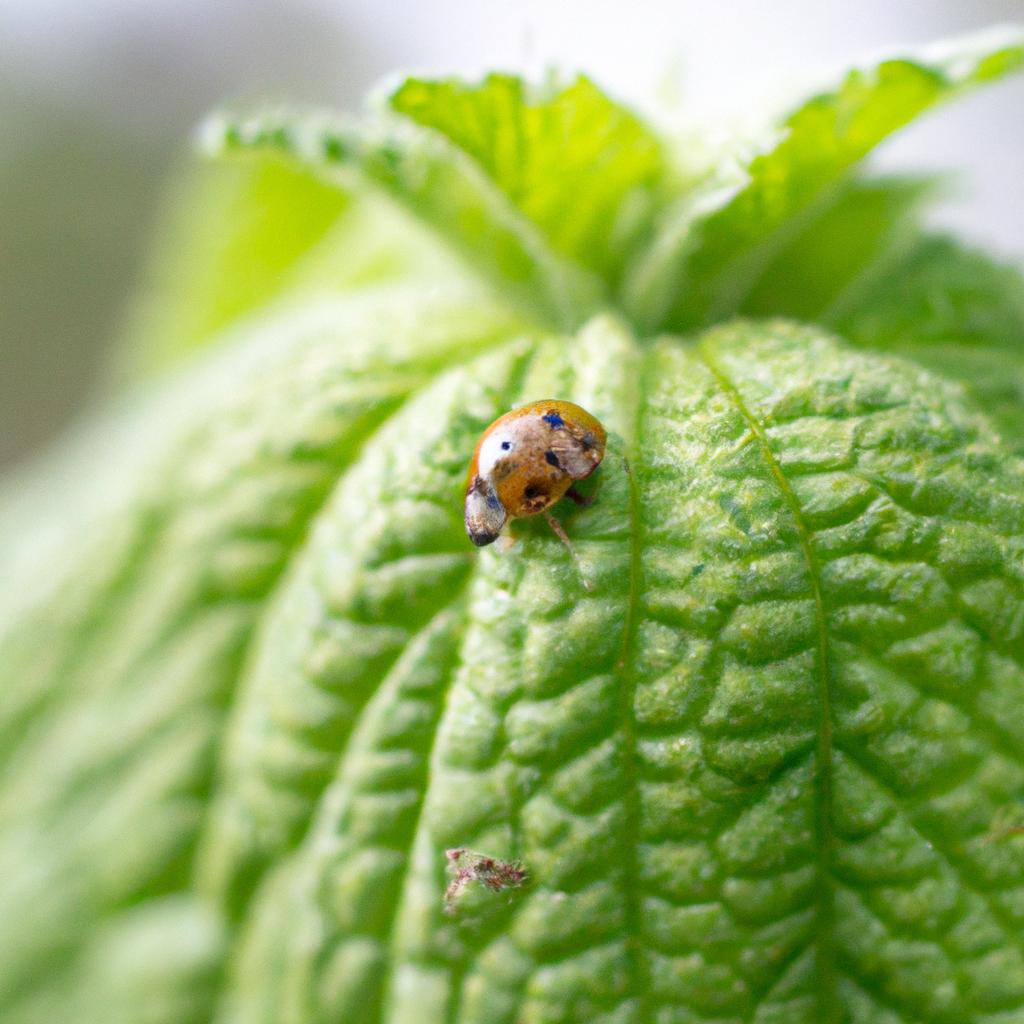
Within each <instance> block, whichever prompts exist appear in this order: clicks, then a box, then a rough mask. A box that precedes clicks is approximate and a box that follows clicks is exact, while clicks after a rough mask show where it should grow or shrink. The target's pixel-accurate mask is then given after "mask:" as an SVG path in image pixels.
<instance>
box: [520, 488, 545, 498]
mask: <svg viewBox="0 0 1024 1024" xmlns="http://www.w3.org/2000/svg"><path fill="white" fill-rule="evenodd" d="M543 495H544V491H543V489H542V488H540V487H538V486H537V485H536V484H530V485H529V486H528V487H527V488H526V490H524V491H523V497H524V498H526V500H527V501H532V500H533V499H534V498H540V497H543Z"/></svg>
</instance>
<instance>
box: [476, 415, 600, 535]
mask: <svg viewBox="0 0 1024 1024" xmlns="http://www.w3.org/2000/svg"><path fill="white" fill-rule="evenodd" d="M605 441H606V435H605V430H604V427H602V426H601V424H600V423H599V422H598V421H597V419H595V418H594V417H593V416H591V415H590V413H589V412H587V411H586V409H581V408H580V407H579V406H578V405H574V404H573V403H572V402H561V401H557V400H554V399H545V400H544V401H541V402H531V403H530V404H529V405H524V406H521V407H520V408H518V409H513V410H512V411H511V412H507V413H505V415H504V416H501V417H499V418H498V419H496V420H495V421H494V422H493V423H492V424H491V425H490V426H489V427H488V428H487V429H486V430H485V431H484V432H483V434H482V435H481V436H480V440H479V441H478V442H477V445H476V451H474V452H473V459H472V461H471V462H470V464H469V476H468V478H467V480H466V533H468V534H469V539H470V540H471V541H472V542H473V543H474V544H476V545H477V547H483V546H484V545H485V544H492V543H493V542H494V541H496V540H497V539H498V535H499V534H500V533H501V530H502V528H503V527H504V525H505V523H506V522H507V521H508V520H509V519H519V518H522V517H524V516H535V515H537V514H538V513H540V512H543V513H544V514H545V516H546V517H547V520H548V522H549V523H550V524H551V528H552V529H553V530H554V531H555V533H556V534H557V535H558V536H559V538H560V539H561V540H562V541H563V543H565V545H566V546H567V547H569V548H570V550H571V545H569V538H568V537H567V536H566V534H565V531H564V530H563V529H562V527H561V525H560V524H559V523H558V521H557V520H556V519H555V518H554V517H553V516H552V515H551V514H550V512H548V509H549V508H550V507H551V506H552V505H554V503H555V502H556V501H558V500H559V499H560V498H563V497H569V498H571V499H572V500H573V501H575V502H576V503H577V504H580V505H588V504H590V500H588V499H587V498H584V497H583V496H582V495H581V494H578V493H577V492H576V490H575V489H574V488H573V484H574V483H575V482H576V481H577V480H583V479H584V478H585V477H588V476H590V474H591V473H593V472H594V470H595V469H597V467H598V466H599V465H600V464H601V460H602V459H603V458H604V447H605Z"/></svg>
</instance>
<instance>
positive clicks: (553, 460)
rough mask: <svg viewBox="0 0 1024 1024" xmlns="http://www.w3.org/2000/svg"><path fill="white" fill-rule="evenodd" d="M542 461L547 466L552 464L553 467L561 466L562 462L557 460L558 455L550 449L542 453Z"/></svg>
mask: <svg viewBox="0 0 1024 1024" xmlns="http://www.w3.org/2000/svg"><path fill="white" fill-rule="evenodd" d="M544 461H545V462H546V463H547V464H548V465H549V466H554V467H555V469H561V468H562V464H561V463H560V462H559V461H558V456H557V455H556V454H555V453H554V452H553V451H551V450H550V449H549V450H548V451H546V452H545V453H544Z"/></svg>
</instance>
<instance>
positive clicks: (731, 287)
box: [626, 30, 1024, 331]
mask: <svg viewBox="0 0 1024 1024" xmlns="http://www.w3.org/2000/svg"><path fill="white" fill-rule="evenodd" d="M1022 66H1024V37H1022V35H1021V33H1020V32H1018V31H1016V30H999V31H993V32H987V33H983V34H981V35H978V36H971V37H968V38H966V39H964V40H961V41H958V42H956V43H952V44H949V45H947V46H943V47H939V48H936V47H933V48H931V49H929V50H928V51H927V52H925V53H923V54H922V55H921V56H920V57H915V56H910V55H907V56H902V55H901V56H897V57H894V58H891V59H887V60H882V61H880V62H879V63H877V64H876V65H874V66H872V67H866V68H858V69H856V70H854V71H851V72H849V73H848V74H847V75H846V77H845V78H844V79H843V80H842V82H841V83H840V84H839V86H838V87H836V88H834V89H831V90H828V91H824V92H822V93H820V94H819V95H817V96H814V97H812V98H811V99H809V100H807V101H806V102H805V103H803V104H802V105H800V106H798V107H797V108H796V109H795V110H794V111H793V112H792V113H791V114H790V115H789V116H788V117H786V118H785V119H784V120H783V121H782V123H781V125H779V127H778V129H777V130H776V131H775V133H774V134H773V135H772V136H771V137H770V139H769V140H768V142H767V143H766V144H765V145H764V146H763V147H762V148H761V151H760V152H758V153H757V154H756V155H754V156H753V157H752V158H748V159H743V160H741V162H740V163H739V164H738V165H732V164H729V163H726V164H725V165H724V170H723V172H722V173H719V174H716V175H712V176H711V177H710V179H709V181H708V182H707V184H706V185H705V186H704V188H703V189H701V190H698V191H697V192H695V193H694V194H692V195H688V196H685V197H684V198H683V199H681V200H680V202H679V204H678V207H677V209H676V210H675V212H673V213H671V214H670V215H669V216H668V217H667V218H666V220H665V223H664V225H663V226H662V228H661V230H660V233H659V236H658V238H657V239H656V241H655V243H654V245H653V246H652V247H651V249H650V250H649V252H648V253H647V254H646V255H644V256H643V257H641V259H640V260H639V261H638V263H637V266H636V268H635V270H634V272H633V275H632V280H631V282H630V283H629V286H628V288H627V291H626V306H627V308H628V309H629V310H630V312H631V313H632V314H633V315H634V316H636V317H637V318H638V319H639V321H640V323H642V324H643V325H644V326H645V327H648V328H650V329H657V328H665V329H668V330H677V331H678V330H689V329H692V328H694V327H698V326H700V325H702V324H708V323H714V322H715V321H717V320H721V319H722V318H724V317H727V316H730V315H732V314H734V313H736V312H737V311H739V310H740V309H741V308H742V307H743V305H744V303H745V302H746V301H747V299H748V296H749V295H750V293H751V290H752V289H754V288H755V286H756V285H757V282H758V280H759V279H760V276H761V274H762V273H763V272H764V270H765V268H766V267H767V266H769V265H770V264H771V262H772V261H773V259H774V258H775V256H776V254H777V252H778V251H779V249H780V248H783V247H784V246H785V245H786V244H787V243H788V241H789V240H790V238H791V237H792V236H793V234H794V233H795V232H799V231H800V230H801V227H802V220H801V218H806V217H808V216H812V217H813V216H814V215H815V214H816V212H817V208H818V205H819V204H821V203H826V204H827V203H828V202H829V201H830V193H831V192H832V191H833V190H834V189H836V188H837V187H838V186H840V185H841V183H842V180H843V177H844V176H845V175H846V173H847V172H848V171H849V169H850V168H851V167H852V166H853V165H854V164H856V163H857V161H859V160H860V159H861V158H863V157H864V156H865V155H866V154H867V153H869V152H870V151H871V150H872V149H873V148H874V147H875V146H876V145H878V143H879V142H881V141H882V140H883V139H884V138H885V137H886V136H888V135H890V134H891V133H892V132H894V131H895V130H896V129H898V128H901V127H903V125H905V124H907V123H908V122H910V121H912V120H913V119H914V118H915V117H917V116H919V115H920V114H922V113H923V112H924V111H926V110H928V109H929V108H930V107H933V106H935V105H936V104H937V103H940V102H943V101H945V100H948V99H950V98H952V97H954V96H956V95H959V94H960V93H962V92H963V91H964V90H965V89H967V88H970V87H972V86H974V85H977V84H979V83H983V82H988V81H991V80H992V79H994V78H996V77H997V76H999V75H1002V74H1007V73H1011V72H1015V71H1019V70H1020V69H1021V67H1022Z"/></svg>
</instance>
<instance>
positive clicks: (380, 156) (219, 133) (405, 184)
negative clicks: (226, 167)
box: [203, 111, 606, 326]
mask: <svg viewBox="0 0 1024 1024" xmlns="http://www.w3.org/2000/svg"><path fill="white" fill-rule="evenodd" d="M203 137H204V140H205V145H206V148H207V149H208V150H209V151H211V152H215V153H219V152H231V151H233V150H237V149H243V150H268V151H271V152H280V153H283V154H285V155H288V156H290V157H292V158H294V159H298V160H299V161H301V162H302V163H304V164H305V165H306V166H308V167H310V168H313V169H315V170H317V171H318V172H319V173H321V174H324V175H326V176H328V177H329V178H333V180H335V181H339V182H345V181H348V182H349V187H351V185H352V180H353V179H351V178H349V177H346V172H348V173H351V172H353V171H354V170H356V169H358V171H359V172H360V173H361V174H362V175H363V176H364V177H365V178H366V179H368V180H369V181H371V182H373V183H374V184H375V185H377V186H378V187H379V188H381V189H382V190H383V191H384V192H385V193H386V194H387V195H389V196H391V197H392V198H394V199H396V200H397V201H398V202H399V203H401V204H402V205H403V206H404V207H405V208H406V209H408V210H409V211H411V212H412V213H413V214H415V215H416V216H417V217H419V218H421V219H422V220H423V221H424V222H425V223H426V224H427V225H428V226H430V227H431V228H433V229H434V230H435V231H437V232H438V234H439V236H440V237H441V238H443V239H444V240H445V241H446V242H448V243H449V244H450V245H451V246H452V247H453V249H454V250H455V251H456V252H458V253H459V254H460V255H461V256H463V257H464V258H465V259H466V261H467V262H468V263H469V264H470V265H472V266H473V267H474V268H475V269H476V270H477V271H479V272H480V273H481V274H482V275H483V276H485V277H486V278H488V279H489V280H491V281H492V282H494V283H497V284H500V286H501V290H502V292H503V293H504V294H506V295H507V296H508V297H509V298H511V299H512V300H513V301H515V302H516V303H517V304H518V305H520V306H521V307H522V308H523V309H524V310H525V311H527V312H529V313H533V314H536V315H540V316H543V317H545V318H547V319H550V320H551V321H553V322H554V323H557V324H563V325H566V326H571V325H575V324H578V323H580V322H581V320H582V319H584V318H585V316H586V315H587V314H588V313H589V312H591V311H592V310H594V309H595V308H598V307H599V306H601V305H602V304H603V303H604V301H605V293H606V288H605V285H604V283H603V282H602V281H601V280H600V279H599V278H598V277H597V276H596V275H594V274H592V273H590V272H589V271H587V270H585V269H584V268H583V267H582V266H580V265H578V264H575V263H573V262H572V261H570V260H566V259H564V258H563V257H561V256H560V255H558V254H557V253H556V252H555V251H554V250H553V249H552V248H551V247H550V245H549V244H548V242H547V240H546V239H545V238H544V236H543V235H542V233H541V232H540V231H539V229H538V228H537V226H536V225H534V224H532V223H531V222H530V221H528V220H527V219H526V218H525V217H524V216H523V214H522V213H521V212H520V211H519V210H517V209H516V208H515V207H514V206H513V205H512V203H511V202H510V201H509V199H508V197H507V196H506V195H505V194H504V193H502V192H501V191H500V189H499V188H498V187H497V186H496V185H495V183H494V182H493V181H491V180H490V179H489V178H488V177H487V175H486V173H485V172H484V170H483V169H482V168H481V167H480V166H479V165H478V164H476V162H475V161H473V160H472V159H470V158H469V157H468V156H467V155H466V154H465V153H464V152H462V151H461V150H459V149H457V148H456V147H455V146H454V145H452V144H451V142H449V141H448V140H447V139H446V138H445V137H443V136H442V135H440V134H439V133H437V132H433V131H430V130H427V129H424V128H420V127H418V126H416V125H414V124H412V123H406V122H399V121H397V119H394V120H387V119H383V120H381V119H377V120H374V121H369V122H353V121H347V120H345V119H339V118H337V117H334V116H331V115H315V114H311V113H307V114H296V113H287V112H286V113H281V112H274V111H270V112H267V113H265V114H262V115H259V116H255V117H249V118H234V117H223V116H222V117H218V118H215V119H212V120H211V121H209V122H208V123H207V125H206V126H205V128H204V132H203ZM356 180H357V179H356Z"/></svg>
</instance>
